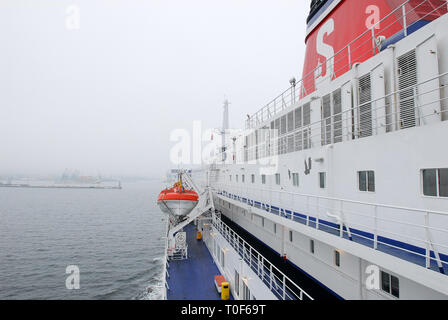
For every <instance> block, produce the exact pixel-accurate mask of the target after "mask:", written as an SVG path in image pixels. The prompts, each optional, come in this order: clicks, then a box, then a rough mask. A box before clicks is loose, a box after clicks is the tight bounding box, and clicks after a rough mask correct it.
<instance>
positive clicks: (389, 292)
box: [380, 270, 400, 299]
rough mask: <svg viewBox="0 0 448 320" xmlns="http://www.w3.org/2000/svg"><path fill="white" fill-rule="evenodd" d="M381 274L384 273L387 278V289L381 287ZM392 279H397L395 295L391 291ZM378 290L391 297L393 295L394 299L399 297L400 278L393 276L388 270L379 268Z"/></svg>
mask: <svg viewBox="0 0 448 320" xmlns="http://www.w3.org/2000/svg"><path fill="white" fill-rule="evenodd" d="M383 275H386V276H387V278H388V286H389V289H388V290H385V288H383ZM393 279H396V280H397V284H398V285H397V295H395V294H394V293H393V291H394V289H393V286H392V281H393ZM380 291H381V292H382V293H385V294H387V295H389V296H391V297H394V298H395V299H400V278H398V277H397V276H395V275H393V274H391V273H389V272H386V271H384V270H380Z"/></svg>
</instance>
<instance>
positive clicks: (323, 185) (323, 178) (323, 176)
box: [319, 172, 326, 189]
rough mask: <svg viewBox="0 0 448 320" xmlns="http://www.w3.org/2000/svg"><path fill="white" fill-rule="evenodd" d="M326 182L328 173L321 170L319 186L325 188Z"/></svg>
mask: <svg viewBox="0 0 448 320" xmlns="http://www.w3.org/2000/svg"><path fill="white" fill-rule="evenodd" d="M325 184H326V174H325V172H319V187H320V188H321V189H325Z"/></svg>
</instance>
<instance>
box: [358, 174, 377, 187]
mask: <svg viewBox="0 0 448 320" xmlns="http://www.w3.org/2000/svg"><path fill="white" fill-rule="evenodd" d="M358 187H359V191H365V192H375V172H374V171H358Z"/></svg>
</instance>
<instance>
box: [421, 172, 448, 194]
mask: <svg viewBox="0 0 448 320" xmlns="http://www.w3.org/2000/svg"><path fill="white" fill-rule="evenodd" d="M422 180H423V194H424V195H425V196H431V197H448V168H443V169H424V170H422Z"/></svg>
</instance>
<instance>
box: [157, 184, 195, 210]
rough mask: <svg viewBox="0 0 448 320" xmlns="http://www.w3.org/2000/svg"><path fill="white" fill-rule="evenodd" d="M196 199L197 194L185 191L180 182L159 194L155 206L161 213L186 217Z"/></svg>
mask: <svg viewBox="0 0 448 320" xmlns="http://www.w3.org/2000/svg"><path fill="white" fill-rule="evenodd" d="M198 199H199V196H198V194H197V193H196V192H195V191H194V190H189V189H185V188H184V186H183V185H182V180H180V181H179V182H176V183H175V184H174V186H173V187H172V188H168V189H165V190H162V191H161V192H160V194H159V197H158V199H157V204H158V205H159V207H160V209H161V210H162V211H163V212H165V213H167V214H170V215H173V216H178V217H179V216H186V215H188V214H189V213H190V212H191V210H193V208H194V207H195V206H196V204H197V203H198Z"/></svg>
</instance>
